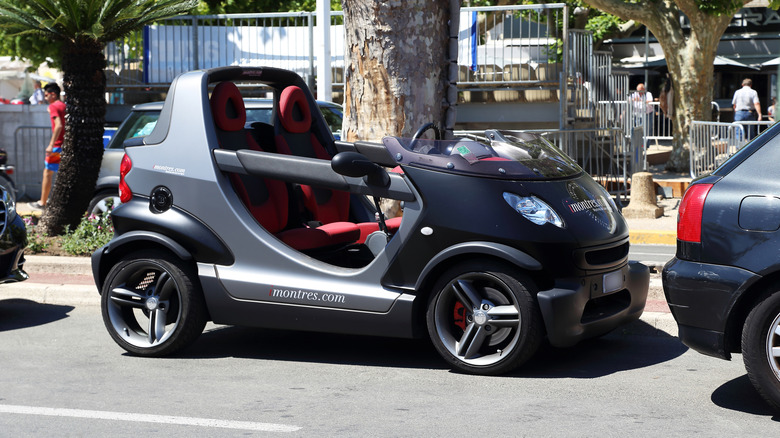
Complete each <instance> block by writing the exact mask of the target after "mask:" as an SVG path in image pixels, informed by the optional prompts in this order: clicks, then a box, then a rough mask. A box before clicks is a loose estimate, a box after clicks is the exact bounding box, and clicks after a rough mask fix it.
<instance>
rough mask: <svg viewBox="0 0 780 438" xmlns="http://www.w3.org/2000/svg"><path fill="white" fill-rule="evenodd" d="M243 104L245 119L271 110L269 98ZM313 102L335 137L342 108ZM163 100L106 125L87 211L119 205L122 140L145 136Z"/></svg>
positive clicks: (261, 118) (263, 117)
mask: <svg viewBox="0 0 780 438" xmlns="http://www.w3.org/2000/svg"><path fill="white" fill-rule="evenodd" d="M244 104H245V106H246V119H247V123H248V124H251V123H253V122H264V123H268V122H269V121H270V120H271V119H272V117H273V112H274V101H273V99H258V98H249V99H245V100H244ZM317 105H318V106H319V108H320V111H321V112H322V115H323V117H325V120H326V122H327V123H328V126H329V127H330V129H331V131H332V132H333V135H334V136H335V137H336V138H337V139H338V138H339V136H340V135H341V120H342V118H343V112H342V109H341V106H340V105H339V104H337V103H333V102H325V101H319V100H318V101H317ZM162 108H163V102H151V103H141V104H138V105H135V106H133V108H132V110H131V111H130V114H129V115H128V116H127V117H126V118H125V120H124V121H123V122H122V124H121V125H120V126H119V128H118V129H117V128H113V129H111V130H109V129H106V133H107V134H109V132H110V135H104V136H103V138H104V141H105V139H106V138H108V139H109V140H108V144H107V145H106V149H105V151H103V161H102V162H101V164H100V174H99V175H98V181H97V184H96V185H95V193H94V194H93V195H92V200H91V201H90V203H89V207H88V209H87V211H88V212H89V213H91V214H98V213H102V212H105V211H106V210H108V208H109V206H110V205H113V206H117V205H119V203H120V201H119V194H118V190H119V165H120V162H121V161H122V157H123V156H124V154H125V150H124V142H125V140H127V139H130V138H138V137H145V136H147V135H149V133H151V132H152V129H154V126H155V125H156V124H157V119H159V118H160V111H162Z"/></svg>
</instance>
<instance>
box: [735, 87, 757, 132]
mask: <svg viewBox="0 0 780 438" xmlns="http://www.w3.org/2000/svg"><path fill="white" fill-rule="evenodd" d="M752 87H753V80H752V79H750V78H745V79H744V80H743V81H742V88H740V89H739V90H737V91H735V92H734V98H733V99H731V107H732V108H733V109H734V121H735V122H750V121H761V102H760V101H759V100H758V93H756V90H754V89H753V88H752ZM743 126H744V125H743ZM746 127H747V129H745V131H747V132H746V133H747V139H748V140H752V139H753V137H755V132H756V125H750V124H749V125H747V126H746Z"/></svg>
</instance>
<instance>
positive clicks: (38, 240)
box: [24, 217, 49, 254]
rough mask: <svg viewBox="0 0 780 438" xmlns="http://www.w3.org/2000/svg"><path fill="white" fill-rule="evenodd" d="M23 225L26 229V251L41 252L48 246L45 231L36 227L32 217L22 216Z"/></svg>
mask: <svg viewBox="0 0 780 438" xmlns="http://www.w3.org/2000/svg"><path fill="white" fill-rule="evenodd" d="M24 227H25V229H26V231H27V251H28V252H30V253H33V254H36V253H39V252H43V251H45V250H46V248H48V247H49V242H48V240H46V237H47V236H46V233H42V232H40V231H39V229H38V224H37V223H36V221H35V219H33V218H32V217H26V218H24Z"/></svg>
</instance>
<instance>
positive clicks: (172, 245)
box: [91, 231, 192, 291]
mask: <svg viewBox="0 0 780 438" xmlns="http://www.w3.org/2000/svg"><path fill="white" fill-rule="evenodd" d="M134 243H144V244H145V245H144V247H147V248H148V247H152V246H162V247H164V248H166V249H168V250H170V251H171V252H173V253H174V254H176V256H177V257H179V258H180V259H182V260H192V254H190V253H189V251H187V250H186V249H184V247H183V246H181V245H179V244H178V243H176V241H174V240H173V239H171V238H170V237H168V236H164V235H162V234H158V233H154V232H149V231H130V232H128V233H125V234H122V235H121V236H117V237H114V238H113V239H111V241H110V242H108V243H107V244H105V245H104V246H103V247H102V248H98V249H97V251H95V252H94V253H92V260H91V261H92V277H93V278H94V280H95V284H96V285H97V287H98V291H100V290H101V289H102V288H103V279H104V278H105V276H106V274H107V273H108V271H109V270H110V269H111V267H112V266H113V264H114V262H115V260H114V257H111V255H113V254H114V253H117V252H119V253H120V254H121V251H120V250H121V249H122V248H125V247H127V246H128V245H131V244H134ZM150 243H152V244H153V245H149V244H150ZM103 256H107V257H106V259H107V260H106V261H105V263H103V261H104V258H103Z"/></svg>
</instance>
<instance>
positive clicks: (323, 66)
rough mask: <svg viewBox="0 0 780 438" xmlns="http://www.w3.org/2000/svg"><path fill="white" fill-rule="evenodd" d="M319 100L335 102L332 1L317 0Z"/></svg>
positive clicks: (316, 38)
mask: <svg viewBox="0 0 780 438" xmlns="http://www.w3.org/2000/svg"><path fill="white" fill-rule="evenodd" d="M315 40H316V41H317V99H319V100H327V101H331V100H333V84H332V80H331V79H332V78H331V70H330V0H317V30H316V37H315Z"/></svg>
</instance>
